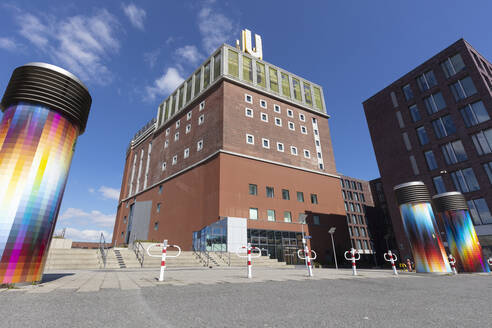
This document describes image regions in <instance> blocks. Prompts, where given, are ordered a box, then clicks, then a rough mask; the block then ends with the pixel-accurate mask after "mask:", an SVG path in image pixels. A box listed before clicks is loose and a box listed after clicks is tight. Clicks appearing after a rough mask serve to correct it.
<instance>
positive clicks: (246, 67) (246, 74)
mask: <svg viewBox="0 0 492 328" xmlns="http://www.w3.org/2000/svg"><path fill="white" fill-rule="evenodd" d="M243 80H244V81H247V82H253V60H252V59H251V58H249V57H246V56H243Z"/></svg>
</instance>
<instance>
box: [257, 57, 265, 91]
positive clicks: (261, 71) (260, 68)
mask: <svg viewBox="0 0 492 328" xmlns="http://www.w3.org/2000/svg"><path fill="white" fill-rule="evenodd" d="M256 84H258V85H259V86H261V87H264V88H266V80H265V64H263V63H260V62H256Z"/></svg>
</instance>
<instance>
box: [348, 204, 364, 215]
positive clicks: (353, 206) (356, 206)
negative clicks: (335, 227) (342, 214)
mask: <svg viewBox="0 0 492 328" xmlns="http://www.w3.org/2000/svg"><path fill="white" fill-rule="evenodd" d="M343 203H344V204H345V211H349V208H350V211H352V212H359V213H364V211H363V209H364V205H362V207H361V206H360V204H357V203H355V204H354V203H349V202H343ZM349 205H350V207H349Z"/></svg>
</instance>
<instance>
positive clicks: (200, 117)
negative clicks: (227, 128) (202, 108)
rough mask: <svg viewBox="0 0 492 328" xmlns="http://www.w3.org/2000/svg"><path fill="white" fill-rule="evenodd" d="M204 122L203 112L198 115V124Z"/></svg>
mask: <svg viewBox="0 0 492 328" xmlns="http://www.w3.org/2000/svg"><path fill="white" fill-rule="evenodd" d="M203 122H205V114H202V115H200V116H199V117H198V125H202V124H203Z"/></svg>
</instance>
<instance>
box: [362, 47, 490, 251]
mask: <svg viewBox="0 0 492 328" xmlns="http://www.w3.org/2000/svg"><path fill="white" fill-rule="evenodd" d="M491 79H492V65H491V64H490V62H489V61H487V60H486V59H485V58H484V57H483V56H482V55H480V54H479V53H478V51H477V50H475V49H474V48H473V47H472V46H471V45H470V44H469V43H467V42H466V41H465V40H463V39H460V40H458V41H457V42H455V43H454V44H452V45H451V46H449V47H448V48H446V49H444V50H443V51H441V52H440V53H438V54H437V55H435V56H433V57H432V58H430V59H429V60H427V61H426V62H424V63H423V64H421V65H419V66H418V67H417V68H415V69H414V70H412V71H411V72H409V73H408V74H406V75H404V76H403V77H402V78H400V79H398V80H397V81H395V82H394V83H392V84H390V85H389V86H388V87H386V88H384V89H383V90H382V91H380V92H378V93H377V94H375V95H374V96H372V97H371V98H369V99H367V100H366V101H365V102H364V103H363V105H364V111H365V114H366V119H367V124H368V126H369V131H370V134H371V138H372V143H373V146H374V151H375V153H376V159H377V162H378V166H379V171H380V173H381V182H382V188H380V189H383V190H384V193H385V196H386V202H387V205H388V211H389V216H390V217H391V218H392V220H393V228H394V230H395V237H396V239H397V243H398V246H399V248H400V252H401V254H402V255H403V256H405V257H407V256H410V249H409V245H408V243H407V240H406V237H405V234H404V231H403V226H402V220H401V216H400V213H399V209H398V206H397V204H396V199H395V195H394V192H393V187H394V186H396V185H398V184H400V183H404V182H408V181H415V180H421V181H423V182H424V183H425V184H426V185H427V187H428V188H429V190H430V193H431V194H432V195H435V194H438V193H442V192H446V191H453V190H458V191H460V192H462V193H463V194H464V195H465V197H466V200H467V202H468V206H469V208H470V211H471V215H472V219H473V222H474V224H475V229H476V231H477V234H478V236H479V239H480V242H481V244H482V247H483V249H484V253H485V255H486V256H491V255H492V216H491V214H490V208H491V207H492V189H491V183H492V120H491V119H490V117H491V115H492V93H491V90H492V82H491Z"/></svg>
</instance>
